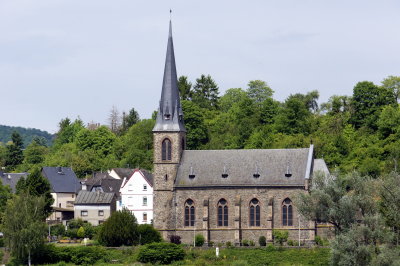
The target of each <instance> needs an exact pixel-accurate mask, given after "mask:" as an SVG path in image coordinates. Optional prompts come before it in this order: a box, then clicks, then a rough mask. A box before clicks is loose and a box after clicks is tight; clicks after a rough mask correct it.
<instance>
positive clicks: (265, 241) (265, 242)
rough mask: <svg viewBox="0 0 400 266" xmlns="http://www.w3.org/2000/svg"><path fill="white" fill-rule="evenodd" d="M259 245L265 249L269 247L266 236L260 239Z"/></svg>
mask: <svg viewBox="0 0 400 266" xmlns="http://www.w3.org/2000/svg"><path fill="white" fill-rule="evenodd" d="M258 244H260V246H262V247H265V246H266V245H267V239H266V238H265V236H260V238H259V239H258Z"/></svg>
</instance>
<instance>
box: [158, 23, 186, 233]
mask: <svg viewBox="0 0 400 266" xmlns="http://www.w3.org/2000/svg"><path fill="white" fill-rule="evenodd" d="M153 140H154V208H153V211H154V220H153V224H154V227H155V228H156V229H158V230H160V232H161V233H162V235H163V237H164V238H165V239H166V238H167V237H168V232H171V231H173V230H174V229H175V222H174V216H173V215H174V211H173V210H174V208H175V207H174V204H175V203H174V201H173V194H174V182H175V178H176V173H177V169H178V166H179V163H180V160H181V155H182V152H183V150H184V149H185V145H186V129H185V125H184V122H183V112H182V107H181V103H180V99H179V89H178V78H177V74H176V66H175V54H174V44H173V41H172V24H171V21H170V22H169V34H168V46H167V56H166V59H165V68H164V78H163V83H162V92H161V100H160V106H159V108H158V113H157V119H156V124H155V126H154V128H153Z"/></svg>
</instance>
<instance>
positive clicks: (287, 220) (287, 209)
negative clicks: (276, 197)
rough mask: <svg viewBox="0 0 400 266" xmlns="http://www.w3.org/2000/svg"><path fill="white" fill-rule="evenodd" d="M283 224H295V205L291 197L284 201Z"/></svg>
mask: <svg viewBox="0 0 400 266" xmlns="http://www.w3.org/2000/svg"><path fill="white" fill-rule="evenodd" d="M282 225H283V226H292V225H293V205H292V201H291V200H290V199H285V200H284V201H283V203H282Z"/></svg>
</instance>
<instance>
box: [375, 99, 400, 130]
mask: <svg viewBox="0 0 400 266" xmlns="http://www.w3.org/2000/svg"><path fill="white" fill-rule="evenodd" d="M377 125H378V131H379V133H380V134H381V135H382V136H383V137H384V138H387V137H389V136H390V135H391V134H394V133H396V132H398V130H399V126H400V109H399V107H398V106H396V107H395V106H392V105H387V106H385V107H383V109H382V112H381V114H380V116H379V119H378V121H377Z"/></svg>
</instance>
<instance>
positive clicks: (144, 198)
mask: <svg viewBox="0 0 400 266" xmlns="http://www.w3.org/2000/svg"><path fill="white" fill-rule="evenodd" d="M143 206H147V197H143Z"/></svg>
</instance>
